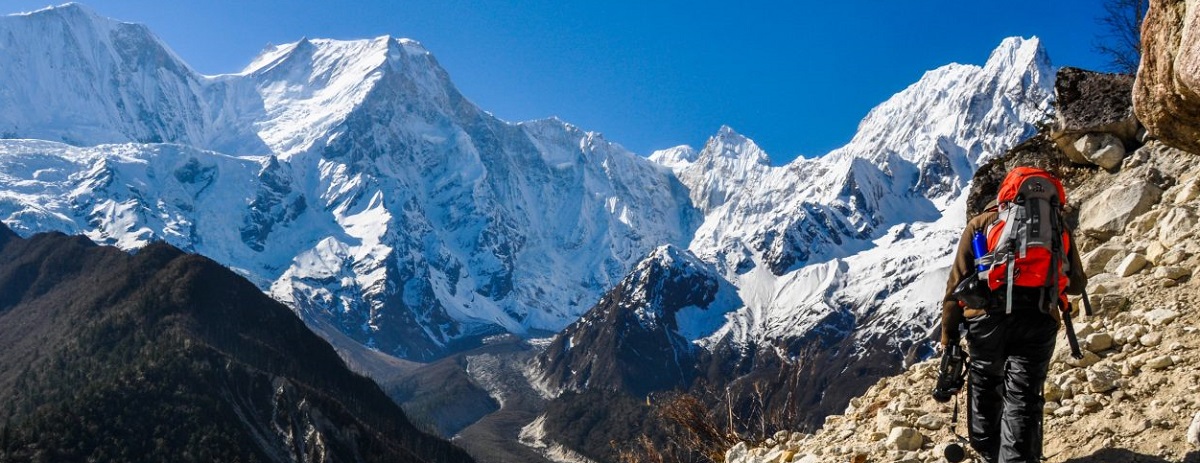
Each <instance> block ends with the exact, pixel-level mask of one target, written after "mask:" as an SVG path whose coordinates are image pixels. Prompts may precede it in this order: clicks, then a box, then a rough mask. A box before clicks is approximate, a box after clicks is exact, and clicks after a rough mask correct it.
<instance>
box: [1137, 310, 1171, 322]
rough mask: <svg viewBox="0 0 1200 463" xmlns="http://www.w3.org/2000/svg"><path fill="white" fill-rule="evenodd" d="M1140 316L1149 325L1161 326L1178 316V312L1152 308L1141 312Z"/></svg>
mask: <svg viewBox="0 0 1200 463" xmlns="http://www.w3.org/2000/svg"><path fill="white" fill-rule="evenodd" d="M1142 318H1143V319H1144V320H1146V323H1149V324H1150V325H1151V326H1163V325H1166V324H1169V323H1171V322H1173V321H1175V319H1177V318H1179V312H1176V311H1174V310H1171V309H1154V310H1151V311H1149V312H1146V313H1145V314H1142Z"/></svg>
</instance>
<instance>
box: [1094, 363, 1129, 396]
mask: <svg viewBox="0 0 1200 463" xmlns="http://www.w3.org/2000/svg"><path fill="white" fill-rule="evenodd" d="M1087 378H1088V390H1090V391H1092V392H1100V393H1103V392H1108V391H1111V390H1113V389H1116V388H1117V384H1116V383H1117V380H1118V379H1121V372H1120V371H1117V370H1116V369H1114V368H1113V367H1112V366H1110V365H1096V366H1094V367H1092V368H1089V369H1088V370H1087Z"/></svg>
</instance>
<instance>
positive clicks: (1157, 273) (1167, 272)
mask: <svg viewBox="0 0 1200 463" xmlns="http://www.w3.org/2000/svg"><path fill="white" fill-rule="evenodd" d="M1191 274H1192V272H1191V270H1188V269H1186V268H1183V267H1176V266H1173V265H1168V266H1165V267H1156V268H1155V269H1154V273H1153V275H1154V277H1155V278H1165V279H1168V280H1178V279H1180V278H1183V277H1185V276H1188V275H1191Z"/></svg>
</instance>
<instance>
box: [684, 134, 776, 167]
mask: <svg viewBox="0 0 1200 463" xmlns="http://www.w3.org/2000/svg"><path fill="white" fill-rule="evenodd" d="M700 157H701V158H704V157H709V158H725V159H735V160H747V161H750V162H752V163H754V164H759V165H764V166H769V165H771V158H770V157H769V156H767V152H766V151H763V150H762V148H759V147H758V144H757V143H754V140H751V139H749V138H747V137H746V136H745V135H742V134H740V133H738V132H737V131H735V130H733V127H730V126H728V125H722V126H721V128H720V129H718V130H717V134H716V135H713V136H712V137H711V138H709V139H708V143H706V144H705V145H704V151H703V152H702V153H701V154H700Z"/></svg>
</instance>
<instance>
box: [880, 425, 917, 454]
mask: <svg viewBox="0 0 1200 463" xmlns="http://www.w3.org/2000/svg"><path fill="white" fill-rule="evenodd" d="M924 443H925V436H923V435H921V432H920V431H917V430H916V429H915V428H908V427H900V428H892V431H891V432H890V433H888V438H887V446H888V447H891V448H894V449H896V450H903V451H908V450H919V449H920V448H921V444H924Z"/></svg>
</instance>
